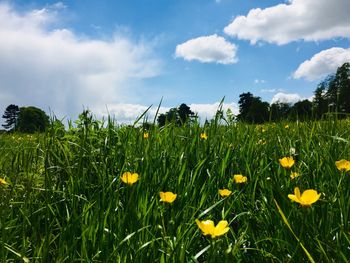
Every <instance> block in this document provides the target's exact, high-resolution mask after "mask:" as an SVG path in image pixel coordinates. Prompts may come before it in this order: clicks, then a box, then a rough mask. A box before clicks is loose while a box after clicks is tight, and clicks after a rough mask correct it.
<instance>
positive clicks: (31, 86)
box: [0, 3, 160, 116]
mask: <svg viewBox="0 0 350 263" xmlns="http://www.w3.org/2000/svg"><path fill="white" fill-rule="evenodd" d="M62 8H64V5H62V4H57V5H56V6H49V7H46V8H43V9H40V10H32V11H28V12H26V13H21V14H20V13H18V12H17V11H16V10H14V9H13V7H12V6H10V5H8V4H5V3H1V4H0V39H1V41H0V91H1V94H2V96H1V97H0V104H1V105H8V104H11V103H15V104H18V105H20V106H28V105H34V106H38V107H41V108H43V109H44V110H46V111H47V110H48V107H49V106H50V107H52V109H53V111H54V112H55V113H56V114H57V113H58V115H60V114H68V115H69V116H73V115H76V114H77V113H79V112H81V111H82V109H83V106H84V105H85V106H88V107H91V108H93V107H99V106H101V105H105V104H108V103H112V102H113V103H115V102H120V101H123V100H125V98H126V96H127V95H129V94H130V93H131V94H132V91H130V89H131V88H133V87H134V85H136V84H135V83H137V82H139V81H140V79H143V78H149V77H154V76H156V75H158V74H159V73H160V61H159V60H158V59H156V58H155V56H154V55H153V51H152V46H151V45H150V44H148V43H145V42H138V43H134V42H133V41H131V40H129V39H128V38H126V37H123V36H121V35H118V34H116V35H115V36H113V37H112V39H111V40H110V41H102V40H98V39H89V38H87V37H86V36H84V37H82V36H79V35H77V34H75V33H74V32H72V31H71V30H68V29H66V28H58V27H57V26H55V22H56V21H57V22H59V21H58V20H59V13H58V12H59V10H60V9H62ZM5 98H6V99H5Z"/></svg>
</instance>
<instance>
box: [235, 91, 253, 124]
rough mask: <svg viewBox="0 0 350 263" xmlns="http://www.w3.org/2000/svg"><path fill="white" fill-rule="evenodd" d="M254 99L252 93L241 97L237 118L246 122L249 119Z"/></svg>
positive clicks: (243, 94)
mask: <svg viewBox="0 0 350 263" xmlns="http://www.w3.org/2000/svg"><path fill="white" fill-rule="evenodd" d="M253 97H254V96H253V94H252V93H250V92H247V93H242V94H241V95H239V101H238V105H239V114H238V116H237V118H238V119H239V120H241V121H244V120H246V119H247V115H248V112H249V108H250V106H251V104H252V102H253Z"/></svg>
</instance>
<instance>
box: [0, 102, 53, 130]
mask: <svg viewBox="0 0 350 263" xmlns="http://www.w3.org/2000/svg"><path fill="white" fill-rule="evenodd" d="M2 117H3V118H4V119H5V124H3V125H2V126H3V127H4V128H5V129H7V131H8V132H13V131H18V132H23V133H35V132H44V131H45V130H46V129H47V127H48V126H49V117H48V116H47V115H46V113H45V112H44V111H43V110H41V109H39V108H36V107H33V106H30V107H21V108H19V107H18V106H17V105H14V104H10V105H9V106H7V107H6V109H5V112H4V114H3V115H2ZM56 121H57V120H56Z"/></svg>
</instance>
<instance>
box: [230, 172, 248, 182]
mask: <svg viewBox="0 0 350 263" xmlns="http://www.w3.org/2000/svg"><path fill="white" fill-rule="evenodd" d="M233 180H234V181H235V183H237V184H243V183H246V182H247V180H248V178H247V177H246V176H243V175H241V174H235V175H234V176H233Z"/></svg>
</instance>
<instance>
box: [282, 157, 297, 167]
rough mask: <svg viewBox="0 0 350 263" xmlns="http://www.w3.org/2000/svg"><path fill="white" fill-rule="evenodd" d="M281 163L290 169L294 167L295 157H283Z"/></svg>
mask: <svg viewBox="0 0 350 263" xmlns="http://www.w3.org/2000/svg"><path fill="white" fill-rule="evenodd" d="M279 162H280V164H281V165H282V166H283V167H284V168H288V169H290V168H291V167H292V166H293V165H294V159H293V157H283V158H282V159H279Z"/></svg>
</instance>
